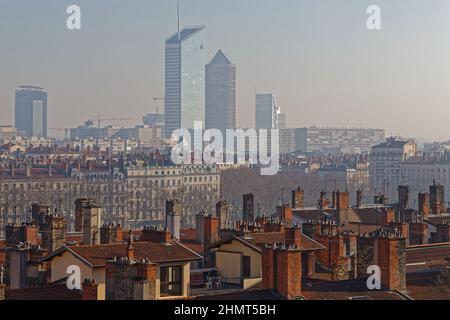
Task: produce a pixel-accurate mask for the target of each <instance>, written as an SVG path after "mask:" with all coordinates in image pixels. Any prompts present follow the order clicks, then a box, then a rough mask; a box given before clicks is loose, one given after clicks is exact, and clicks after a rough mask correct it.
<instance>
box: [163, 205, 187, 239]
mask: <svg viewBox="0 0 450 320" xmlns="http://www.w3.org/2000/svg"><path fill="white" fill-rule="evenodd" d="M182 212H183V207H182V205H181V202H180V201H179V200H177V199H173V200H167V201H166V228H167V229H168V230H169V231H170V234H171V235H172V237H173V238H174V239H177V240H180V228H181V214H182Z"/></svg>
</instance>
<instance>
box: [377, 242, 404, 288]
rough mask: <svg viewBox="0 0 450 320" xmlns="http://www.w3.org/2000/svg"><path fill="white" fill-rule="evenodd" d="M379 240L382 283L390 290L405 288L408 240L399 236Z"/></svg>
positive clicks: (379, 263)
mask: <svg viewBox="0 0 450 320" xmlns="http://www.w3.org/2000/svg"><path fill="white" fill-rule="evenodd" d="M377 240H378V265H379V266H380V269H381V285H382V286H383V287H384V288H386V289H388V290H405V289H406V240H405V239H404V238H399V237H381V238H378V239H377Z"/></svg>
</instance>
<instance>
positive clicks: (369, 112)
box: [0, 0, 450, 140]
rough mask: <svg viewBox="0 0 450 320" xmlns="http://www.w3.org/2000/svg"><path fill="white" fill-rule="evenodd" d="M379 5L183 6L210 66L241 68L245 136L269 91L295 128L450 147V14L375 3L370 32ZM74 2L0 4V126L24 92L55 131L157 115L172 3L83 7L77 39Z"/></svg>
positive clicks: (203, 0) (235, 2) (433, 7)
mask: <svg viewBox="0 0 450 320" xmlns="http://www.w3.org/2000/svg"><path fill="white" fill-rule="evenodd" d="M373 2H374V1H365V0H364V1H361V0H349V1H345V3H341V2H337V1H331V0H327V1H321V2H320V3H317V2H315V1H298V0H283V1H279V0H265V1H262V0H247V1H239V0H229V1H219V0H185V1H183V2H182V10H181V11H182V17H181V22H182V26H189V25H205V26H206V45H207V47H206V49H207V61H206V63H207V62H209V61H210V60H211V59H212V57H213V55H214V54H215V52H217V50H218V49H222V50H224V52H225V53H226V54H227V56H228V57H229V58H230V60H231V61H232V62H233V63H235V64H236V66H237V81H238V83H237V108H238V110H237V122H238V125H240V126H253V125H254V104H255V101H254V99H255V98H254V97H255V92H274V93H275V94H276V97H277V100H278V104H279V105H280V106H281V108H282V111H283V112H284V113H286V114H287V115H288V118H287V124H288V126H290V127H300V126H310V125H320V126H343V127H379V128H384V129H386V133H387V135H390V134H393V135H402V136H407V137H409V136H414V137H422V138H429V139H440V140H443V139H450V134H449V133H448V129H447V123H446V120H447V118H448V116H450V108H449V105H450V91H449V90H448V84H449V83H450V44H449V43H448V41H446V39H447V38H448V37H447V36H448V34H449V32H450V22H449V21H448V19H447V17H448V15H449V14H450V4H449V3H448V2H447V1H445V0H440V1H439V0H431V1H426V2H424V1H419V0H411V1H408V2H407V3H408V5H407V6H406V5H405V1H397V0H396V1H392V0H390V1H382V0H378V1H375V2H376V4H377V5H379V6H380V7H381V10H382V26H383V29H382V30H381V31H369V30H368V29H367V28H366V19H367V15H366V8H367V6H368V5H370V4H372V3H373ZM70 4H72V1H50V0H42V1H39V2H37V1H12V0H3V1H2V10H1V11H0V43H1V48H2V49H1V50H0V74H1V76H0V112H1V116H0V125H11V124H13V123H14V90H15V89H16V88H17V87H18V86H19V85H25V84H27V85H36V86H42V87H44V88H46V89H47V90H48V94H49V102H48V108H49V111H48V117H49V127H74V126H77V125H79V124H81V123H82V122H83V121H84V120H86V119H89V118H93V117H96V116H97V115H98V114H101V115H102V116H104V117H107V118H109V117H130V118H133V119H135V121H134V122H138V121H140V120H141V117H142V115H144V114H145V113H149V112H154V111H155V110H156V103H155V102H154V101H153V100H152V99H153V97H162V96H163V95H164V41H165V39H167V38H168V37H169V36H171V35H173V34H174V33H175V32H176V28H177V12H176V7H177V1H175V0H170V1H156V0H152V1H144V0H135V1H132V5H131V3H130V2H129V1H120V0H108V1H104V0H98V1H95V2H93V1H86V0H80V1H77V5H79V6H80V7H81V10H82V30H80V31H69V30H67V28H66V27H65V21H66V18H67V14H66V13H65V10H66V8H67V6H68V5H70ZM419 13H420V14H419ZM159 108H160V111H162V109H163V105H162V103H159ZM426 119H432V121H426ZM50 133H51V134H52V133H53V134H54V132H50Z"/></svg>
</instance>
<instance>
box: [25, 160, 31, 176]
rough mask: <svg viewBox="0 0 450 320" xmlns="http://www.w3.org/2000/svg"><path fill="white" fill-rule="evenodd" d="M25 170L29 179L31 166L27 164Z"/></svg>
mask: <svg viewBox="0 0 450 320" xmlns="http://www.w3.org/2000/svg"><path fill="white" fill-rule="evenodd" d="M25 170H26V176H27V177H31V165H30V164H29V163H27V167H26V169H25Z"/></svg>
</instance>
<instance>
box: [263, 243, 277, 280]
mask: <svg viewBox="0 0 450 320" xmlns="http://www.w3.org/2000/svg"><path fill="white" fill-rule="evenodd" d="M275 263H276V262H275V261H274V249H273V248H272V247H270V246H267V245H265V246H264V247H263V248H262V257H261V264H262V289H274V282H273V281H274V270H273V269H274V264H275Z"/></svg>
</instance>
